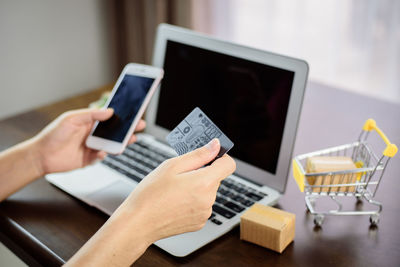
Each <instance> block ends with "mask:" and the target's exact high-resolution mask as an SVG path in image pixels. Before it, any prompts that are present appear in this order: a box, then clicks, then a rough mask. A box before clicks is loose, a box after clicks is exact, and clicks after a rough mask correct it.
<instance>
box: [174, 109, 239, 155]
mask: <svg viewBox="0 0 400 267" xmlns="http://www.w3.org/2000/svg"><path fill="white" fill-rule="evenodd" d="M214 138H218V139H219V142H220V143H221V149H220V151H219V153H218V155H217V158H219V157H222V156H223V155H224V154H225V153H226V152H228V151H229V150H230V149H231V148H232V147H233V143H232V141H231V140H230V139H229V138H228V137H227V136H226V135H225V134H224V133H223V132H222V131H221V130H220V129H219V128H218V127H217V126H216V125H215V124H214V123H213V122H212V121H211V120H210V118H209V117H207V115H206V114H205V113H204V112H203V111H201V109H200V108H198V107H196V108H195V109H194V110H193V111H192V112H190V114H189V115H187V116H186V118H185V119H184V120H183V121H182V122H181V123H179V124H178V126H176V127H175V129H173V130H172V131H171V132H170V133H169V134H168V136H167V142H168V143H169V144H170V146H171V147H172V148H173V149H175V151H176V152H177V153H178V154H179V155H183V154H185V153H188V152H190V151H192V150H195V149H196V148H199V147H202V146H204V145H206V144H208V142H210V141H211V140H212V139H214Z"/></svg>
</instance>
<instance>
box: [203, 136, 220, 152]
mask: <svg viewBox="0 0 400 267" xmlns="http://www.w3.org/2000/svg"><path fill="white" fill-rule="evenodd" d="M218 147H219V140H218V139H217V138H214V139H213V140H211V141H210V142H209V143H208V144H207V145H206V148H207V149H208V150H210V152H214V151H215V150H217V149H218Z"/></svg>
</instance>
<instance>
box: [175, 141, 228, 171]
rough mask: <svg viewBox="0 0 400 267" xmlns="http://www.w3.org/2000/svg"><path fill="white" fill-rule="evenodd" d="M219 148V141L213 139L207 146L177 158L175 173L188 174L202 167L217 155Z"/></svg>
mask: <svg viewBox="0 0 400 267" xmlns="http://www.w3.org/2000/svg"><path fill="white" fill-rule="evenodd" d="M220 148H221V145H220V143H219V140H218V139H217V138H214V139H213V140H211V141H210V142H209V143H208V144H207V145H205V146H203V147H200V148H198V149H196V150H193V151H191V152H189V153H187V154H184V155H182V156H179V157H177V161H178V162H179V163H178V164H177V165H178V166H177V171H179V172H188V171H192V170H197V169H198V168H201V167H203V166H204V165H206V164H207V163H209V162H210V161H212V160H213V159H215V157H216V156H217V155H218V152H219V150H220Z"/></svg>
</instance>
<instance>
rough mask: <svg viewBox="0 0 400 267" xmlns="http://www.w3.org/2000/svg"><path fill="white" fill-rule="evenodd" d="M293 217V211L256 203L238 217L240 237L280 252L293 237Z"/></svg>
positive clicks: (294, 217)
mask: <svg viewBox="0 0 400 267" xmlns="http://www.w3.org/2000/svg"><path fill="white" fill-rule="evenodd" d="M295 219H296V216H295V215H294V214H293V213H289V212H286V211H282V210H279V209H275V208H272V207H269V206H264V205H261V204H258V203H256V204H254V205H253V206H252V207H251V208H250V209H248V210H247V211H246V212H245V213H244V214H243V215H242V217H241V218H240V239H242V240H246V241H249V242H252V243H254V244H257V245H260V246H263V247H265V248H269V249H272V250H274V251H277V252H279V253H282V251H283V250H284V249H285V248H286V247H287V246H288V245H289V244H290V243H291V242H292V241H293V239H294V235H295Z"/></svg>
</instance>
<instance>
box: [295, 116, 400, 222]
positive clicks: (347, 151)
mask: <svg viewBox="0 0 400 267" xmlns="http://www.w3.org/2000/svg"><path fill="white" fill-rule="evenodd" d="M372 130H375V131H376V132H377V133H378V134H379V135H380V136H381V138H382V139H383V141H384V142H385V143H386V148H385V150H384V151H383V152H382V156H380V157H378V156H377V155H376V154H375V153H374V151H373V150H372V148H371V147H370V145H369V144H368V142H367V139H368V136H369V133H370V132H371V131H372ZM396 153H397V146H396V145H395V144H392V143H390V141H389V139H388V138H387V137H386V135H385V134H384V133H383V132H382V131H381V130H380V129H379V127H378V126H377V125H376V122H375V121H374V120H373V119H368V120H367V121H366V122H365V124H364V126H363V130H362V131H361V134H360V136H359V138H358V141H356V142H354V143H350V144H346V145H342V146H336V147H331V148H327V149H323V150H319V151H315V152H311V153H307V154H302V155H299V156H297V157H295V158H294V159H293V176H294V178H295V180H296V182H297V185H298V186H299V189H300V191H301V192H304V193H305V202H306V206H307V209H308V211H309V212H310V213H311V214H313V215H314V223H315V225H316V226H321V225H322V223H323V220H324V218H325V216H326V215H369V216H370V223H371V224H372V225H377V224H378V223H379V216H380V213H381V211H382V208H383V205H382V203H380V202H378V201H376V200H374V197H375V194H376V191H377V190H378V188H379V184H380V182H381V180H382V177H383V174H384V171H385V169H386V167H387V164H388V163H389V160H390V159H391V158H392V157H393V156H394V155H395V154H396ZM316 156H348V157H351V159H352V160H353V162H354V163H355V166H356V167H357V168H355V169H350V170H344V171H334V172H320V173H306V171H305V169H306V162H307V159H309V158H311V157H316ZM316 179H318V181H319V183H318V184H317V183H315V181H316ZM321 197H325V198H326V197H327V198H330V199H331V200H333V202H334V203H336V206H337V208H336V209H331V210H322V211H317V210H316V209H315V204H316V202H317V201H318V199H320V198H321ZM342 197H355V198H356V199H357V201H361V200H365V201H367V202H369V203H370V204H372V205H373V206H375V207H376V209H372V210H365V211H357V210H351V211H344V210H343V206H342V203H341V201H340V198H342Z"/></svg>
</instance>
